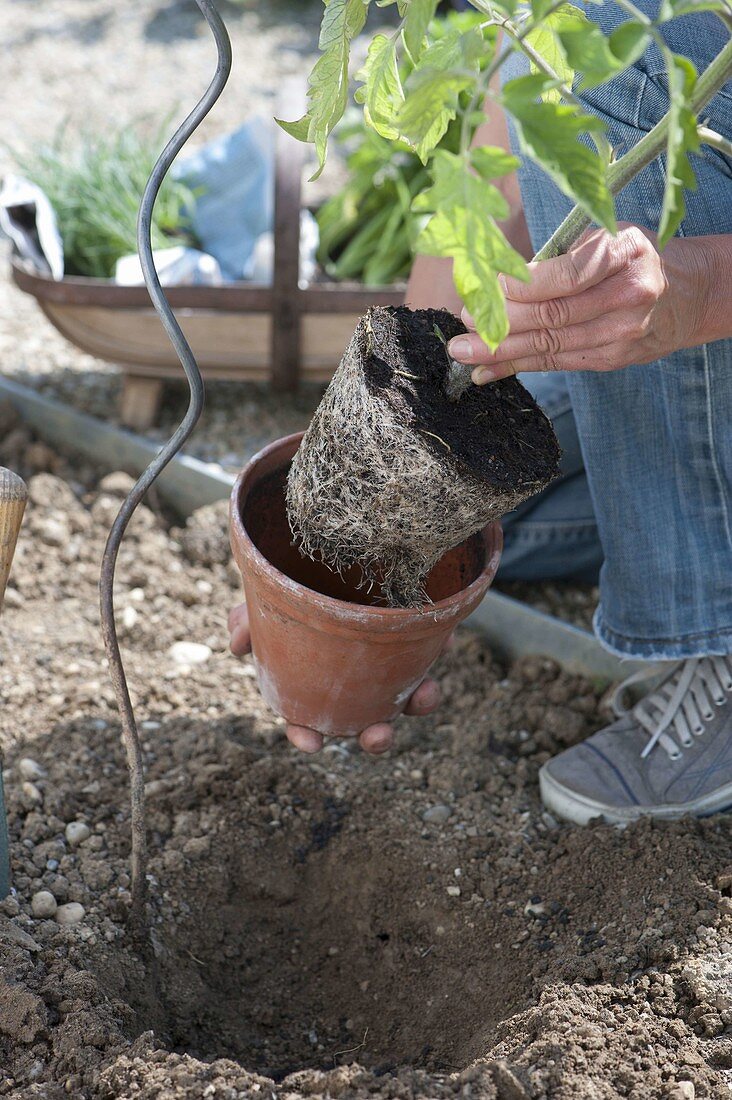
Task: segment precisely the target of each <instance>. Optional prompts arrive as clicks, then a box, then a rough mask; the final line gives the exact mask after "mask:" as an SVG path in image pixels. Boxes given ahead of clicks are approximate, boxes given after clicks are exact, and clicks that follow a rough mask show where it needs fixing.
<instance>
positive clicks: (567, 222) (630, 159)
mask: <svg viewBox="0 0 732 1100" xmlns="http://www.w3.org/2000/svg"><path fill="white" fill-rule="evenodd" d="M731 76H732V41H730V42H728V43H727V45H726V46H724V48H723V49H721V50H720V52H719V53H718V54H717V56H716V57H715V58H714V60H713V61H712V62H711V64H710V65H709V66H708V68H706V69H705V70H704V72H703V73H702V74H701V76H700V77H699V80H698V81H697V85H696V88H695V89H694V93H693V95H692V97H691V99H690V101H689V109H690V110H691V111H692V112H693V114H695V115H697V116H698V115H699V114H700V113H701V112H702V111H703V110H704V108H705V107H706V105H707V104H708V103H709V102H710V100H712V99H713V98H714V96H715V95H716V94H717V92H718V91H719V90H720V89H721V88H723V87H724V85H725V84H726V83H727V81H728V80H729V79H730V77H731ZM669 123H670V115H669V114H666V115H664V116H663V118H662V119H661V121H660V122H658V123H657V124H656V125H655V126H654V127H653V129H652V130H649V131H648V133H647V134H646V135H645V136H644V137H642V138H641V139H640V141H639V142H638V143H637V144H636V145H634V146H633V148H632V149H630V150H629V151H628V152H627V153H626V154H625V156H623V157H620V158H619V159H618V160H616V161H615V162H614V163H613V164H611V165H610V166H609V168H608V171H607V183H608V189H609V191H610V194H611V195H613V196H615V195H617V194H618V193H619V192H620V191H622V190H623V188H624V187H625V186H626V185H627V184H629V183H630V181H631V180H632V179H634V178H635V177H636V176H637V175H638V173H639V172H641V171H642V170H643V169H644V168H645V167H646V166H647V165H649V164H650V163H651V162H652V161H654V160H655V159H656V157H658V156H660V155H661V153H663V151H664V149H665V148H666V141H667V139H668V128H669ZM697 133H698V135H699V140H700V141H701V143H702V144H703V145H709V146H711V147H712V148H715V149H719V150H720V152H722V153H724V154H725V155H726V156H732V143H730V142H729V141H728V140H727V139H726V138H724V137H722V135H721V134H718V133H716V132H715V131H714V130H710V129H709V128H708V127H707V126H704V125H699V126H698V127H697ZM590 225H591V219H590V218H589V217H588V216H587V214H586V213H585V211H584V210H583V209H582V207H581V206H575V207H574V208H573V209H572V210H570V212H569V214H568V215H567V217H566V218H565V219H564V221H563V222H562V223H561V225H560V226H558V228H557V229H556V230H555V231H554V233H553V234H552V236H551V237H550V238H549V240H548V241H547V242H546V244H545V245H544V246H543V247H542V248H540V249H539V251H538V252H537V253H536V255H535V256H534V260H549V259H553V258H554V257H556V256H563V255H564V254H565V253H566V252H568V251H569V249H570V248H571V247H572V245H573V244H576V242H577V241H578V240H579V238H580V237H581V236H582V234H583V233H584V231H585V230H586V229H587V228H588V227H589V226H590ZM448 358H449V357H448ZM470 380H471V368H470V367H468V366H465V365H463V364H458V363H456V362H455V361H454V360H450V376H449V386H450V393H449V396H450V400H453V401H454V400H457V399H458V398H459V397H460V396H461V395H462V394H463V393H464V392H465V390H466V389H467V388H468V386H469V385H470Z"/></svg>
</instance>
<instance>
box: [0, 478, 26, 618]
mask: <svg viewBox="0 0 732 1100" xmlns="http://www.w3.org/2000/svg"><path fill="white" fill-rule="evenodd" d="M27 499H28V490H27V488H26V485H25V482H24V481H23V479H22V478H21V477H18V475H17V474H14V473H12V471H11V470H6V469H4V467H2V466H0V609H2V605H3V598H4V596H5V586H6V584H7V583H8V576H9V574H10V566H11V565H12V562H13V554H14V553H15V544H16V542H17V541H18V532H19V531H20V525H21V523H22V521H23V512H24V511H25V502H26V501H27Z"/></svg>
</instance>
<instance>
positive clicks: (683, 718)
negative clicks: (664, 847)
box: [539, 657, 732, 825]
mask: <svg viewBox="0 0 732 1100" xmlns="http://www.w3.org/2000/svg"><path fill="white" fill-rule="evenodd" d="M654 675H655V676H657V675H658V666H655V668H654V669H653V670H651V671H650V672H648V673H646V672H641V673H640V674H636V675H635V676H631V677H630V678H629V679H628V680H626V681H625V682H624V683H623V684H621V685H620V687H619V688H618V689H617V691H616V692H615V696H614V698H613V709H614V711H615V713H616V715H617V716H618V721H617V722H613V723H612V725H610V726H606V727H605V729H602V730H599V732H598V733H595V734H593V735H592V737H588V738H587V740H586V741H583V742H582V743H581V744H579V745H574V746H573V748H571V749H567V750H566V751H565V752H562V753H560V754H559V755H558V756H555V757H554V758H553V759H552V760H549V761H547V763H546V764H545V765H544V766H543V768H542V769H541V771H540V772H539V784H540V788H541V797H542V800H543V802H544V805H545V806H546V808H547V809H548V810H551V812H552V813H554V814H557V815H558V816H559V817H563V818H565V819H566V820H568V821H574V822H576V823H577V824H578V825H586V824H587V822H588V821H589V820H590V819H591V818H593V817H604V818H605V819H606V820H607V821H612V822H617V823H622V822H626V821H633V820H635V819H636V818H638V817H641V816H642V815H644V814H650V815H652V816H653V817H659V818H674V817H681V815H682V814H694V815H696V816H697V817H702V816H704V815H705V814H711V813H718V812H720V811H721V810H728V809H732V657H701V658H699V657H697V658H693V659H691V660H687V661H681V662H680V663H679V664H674V666H673V667H672V670H671V672H670V673H669V674H667V676H666V679H664V680H663V681H662V682H661V683H660V684H659V685H658V687H656V688H654V689H652V690H651V691H650V692H649V694H647V695H646V696H645V698H643V699H641V701H640V702H639V703H636V704H635V706H631V707H625V706H624V705H623V703H622V698H623V695H624V693H625V691H626V689H627V688H628V687H629V686H630V685H631V684H633V683H638V682H639V681H640V680H647V679H648V678H649V676H654Z"/></svg>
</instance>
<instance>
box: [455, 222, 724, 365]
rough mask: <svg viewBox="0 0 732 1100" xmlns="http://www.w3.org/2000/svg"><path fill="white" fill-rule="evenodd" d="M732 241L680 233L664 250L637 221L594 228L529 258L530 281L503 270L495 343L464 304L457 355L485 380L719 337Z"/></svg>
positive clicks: (644, 359)
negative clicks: (557, 249) (559, 252)
mask: <svg viewBox="0 0 732 1100" xmlns="http://www.w3.org/2000/svg"><path fill="white" fill-rule="evenodd" d="M726 240H727V238H719V240H717V239H716V238H714V237H689V238H674V239H673V240H671V241H670V242H669V243H668V245H667V246H666V248H665V249H664V251H663V252H659V251H658V244H657V238H656V235H655V233H652V232H651V231H650V230H649V229H643V228H640V227H639V226H637V225H628V224H623V223H621V226H620V229H619V231H618V234H617V236H615V237H613V236H612V235H611V234H610V233H608V232H607V231H606V230H604V229H593V230H588V231H587V232H586V233H585V234H584V235H583V236H582V237H581V238H580V240H579V241H578V242H577V244H576V245H575V246H574V247H573V248H572V249H571V250H570V251H569V252H568V253H567V254H566V255H565V256H558V257H556V258H555V259H551V260H542V261H540V262H538V263H530V264H529V272H530V274H531V281H530V282H528V283H522V282H519V281H518V280H517V279H512V278H508V277H506V278H505V280H504V282H505V289H506V306H507V309H508V318H509V323H510V332H509V335H508V336H507V337H506V339H505V340H504V341H503V343H502V344H501V345H500V346H499V347H498V348H497V349H496V351H495V352H491V351H490V349H489V348H488V347H487V346H486V345H485V344H484V343H483V341H482V340H481V339H480V337H479V336H478V334H477V333H476V332H475V324H474V323H473V320H472V318H471V317H470V316H469V315H468V314H467V313H466V312H465V310H463V317H462V319H463V322H464V323H465V325H466V326H467V327H468V328H469V329H472V330H473V331H472V332H469V333H468V334H467V335H466V336H457V337H455V339H453V340H452V341H451V342H450V345H449V350H450V354H451V356H452V357H453V358H454V359H456V360H458V361H459V362H461V363H465V364H466V365H468V366H471V367H473V368H474V369H473V374H472V377H473V381H474V382H475V383H476V384H477V385H482V384H483V383H485V382H495V381H497V380H498V379H500V378H507V377H509V376H510V375H512V374H519V373H521V372H522V371H549V370H557V371H560V370H561V371H565V370H568V371H574V370H580V371H585V370H590V371H612V370H620V369H621V368H623V367H628V366H630V365H631V364H636V363H651V362H653V361H654V360H655V359H660V358H663V357H664V356H666V355H669V354H671V353H672V352H675V351H678V350H679V349H680V348H689V347H696V346H697V345H698V344H703V343H707V342H709V341H710V340H716V339H719V338H720V337H721V336H724V335H725V333H724V332H723V331H722V330H721V329H719V323H720V320H721V318H722V315H723V312H724V311H723V310H721V309H718V308H715V296H716V295H718V294H719V285H720V284H721V285H725V284H726V282H727V279H726V277H724V276H723V275H721V274H720V272H719V271H718V268H719V265H720V262H721V261H720V258H723V256H724V254H725V249H724V247H723V242H724V241H726ZM727 247H728V248H729V245H728V246H727ZM715 272H717V274H716V275H715ZM727 323H729V322H728V321H727ZM718 329H719V331H718Z"/></svg>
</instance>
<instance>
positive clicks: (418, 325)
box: [365, 306, 561, 491]
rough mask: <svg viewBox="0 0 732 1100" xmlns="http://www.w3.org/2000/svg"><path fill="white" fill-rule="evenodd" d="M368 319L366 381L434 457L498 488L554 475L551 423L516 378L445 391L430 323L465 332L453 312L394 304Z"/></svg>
mask: <svg viewBox="0 0 732 1100" xmlns="http://www.w3.org/2000/svg"><path fill="white" fill-rule="evenodd" d="M371 320H372V334H373V351H372V354H371V356H370V358H369V360H368V361H367V363H366V365H365V379H366V384H367V386H368V387H369V389H370V390H371V392H372V393H378V394H379V396H380V397H381V398H382V399H383V400H385V401H388V402H389V403H390V405H392V407H394V408H395V409H397V410H402V409H403V410H404V413H405V414H406V415H407V416H408V418H409V420H410V422H411V423H412V424H413V426H414V427H415V428H416V430H417V431H419V432H421V433H422V434H423V436H424V441H425V444H426V445H427V446H428V447H429V448H430V449H431V450H433V451H434V453H435V454H437V455H439V456H441V457H443V458H444V459H445V461H446V462H454V463H457V464H458V465H459V466H461V467H462V468H463V472H464V469H465V468H466V467H467V469H468V470H469V471H470V472H471V473H473V474H474V475H476V476H477V477H479V478H480V479H481V480H483V481H485V482H487V483H488V484H489V485H490V486H491V487H492V488H495V489H498V490H503V491H511V490H513V489H517V488H519V487H520V486H522V485H526V484H530V485H534V484H536V483H537V482H549V481H552V480H553V479H554V478H555V477H556V476H557V474H558V472H559V470H558V465H559V459H560V457H561V451H560V448H559V444H558V442H557V439H556V436H555V434H554V430H553V428H552V425H551V421H550V420H549V419H548V418H547V417H546V416H545V415H544V413H543V412H542V410H541V409H540V408H539V406H538V405H537V403H536V402H535V401H534V399H533V397H532V396H531V394H530V393H529V392H528V390H527V389H525V387H524V386H522V385H521V383H520V382H519V381H518V379H516V378H506V379H503V380H501V381H499V382H494V383H492V384H491V385H486V386H475V385H473V384H471V385H470V386H469V387H468V389H467V390H466V392H465V393H464V394H463V395H462V396H461V397H460V399H459V400H458V401H450V400H449V399H448V397H447V396H446V393H445V381H446V378H447V375H448V371H449V362H448V355H447V351H446V349H445V346H444V344H443V343H442V342H441V340H440V339H439V337H438V336H437V334H436V332H435V326H437V327H438V328H439V329H440V331H441V332H442V334H443V336H444V337H445V340H451V339H452V337H453V336H459V335H460V334H461V333H464V332H466V331H467V329H466V328H465V326H464V325H463V323H462V322H461V321H460V320H458V318H457V317H455V316H454V314H452V313H450V312H448V311H447V310H444V309H419V310H411V309H408V308H407V307H405V306H397V307H394V308H388V309H381V310H378V311H376V312H374V313H373V314H372V317H371Z"/></svg>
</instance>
